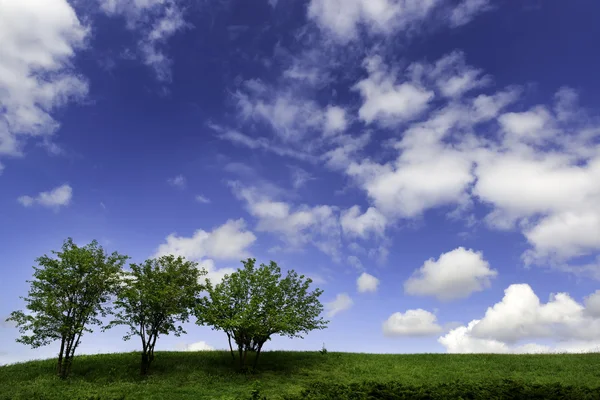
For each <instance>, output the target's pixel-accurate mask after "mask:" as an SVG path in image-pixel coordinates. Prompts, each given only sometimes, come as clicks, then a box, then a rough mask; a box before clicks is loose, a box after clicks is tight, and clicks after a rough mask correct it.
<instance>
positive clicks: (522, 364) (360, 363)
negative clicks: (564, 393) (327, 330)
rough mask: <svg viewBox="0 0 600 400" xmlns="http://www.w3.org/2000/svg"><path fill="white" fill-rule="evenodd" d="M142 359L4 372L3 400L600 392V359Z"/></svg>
mask: <svg viewBox="0 0 600 400" xmlns="http://www.w3.org/2000/svg"><path fill="white" fill-rule="evenodd" d="M139 361H140V356H139V353H124V354H107V355H94V356H79V357H76V359H75V361H74V364H73V371H72V376H71V378H69V379H68V380H67V381H61V380H59V379H58V378H56V377H55V376H54V366H55V362H56V360H44V361H33V362H27V363H22V364H14V365H9V366H4V367H0V399H28V400H29V399H78V398H81V399H161V400H162V399H232V400H233V399H236V398H237V397H238V396H244V395H248V393H250V390H251V387H252V385H253V384H254V382H255V381H257V380H258V381H260V385H261V387H262V390H261V393H263V394H265V395H267V396H268V398H269V399H277V398H280V397H281V396H282V395H284V394H299V393H300V391H301V390H302V389H304V388H306V387H310V386H311V385H312V384H313V383H314V382H315V381H328V382H332V381H333V382H336V383H343V384H345V383H353V382H361V381H364V380H372V381H377V382H389V381H400V382H404V383H406V384H411V385H412V384H415V385H420V384H438V383H443V382H448V383H450V382H453V381H456V380H460V381H462V382H466V383H482V382H492V381H499V380H501V379H503V378H512V379H517V380H520V381H524V382H531V383H541V384H547V383H562V384H566V385H574V386H580V387H591V388H598V387H600V354H594V353H592V354H571V355H567V354H565V355H562V354H561V355H449V354H419V355H376V354H353V353H328V354H326V355H321V354H319V353H318V352H265V353H263V354H262V355H261V360H260V361H261V362H260V363H259V368H258V371H257V372H256V373H255V374H253V375H249V374H242V373H238V372H236V369H235V367H234V365H233V362H232V360H231V356H230V354H229V353H228V352H220V351H215V352H198V353H191V352H160V353H156V360H155V363H154V364H153V366H152V368H153V369H152V373H151V376H149V377H148V378H146V379H142V378H140V376H139Z"/></svg>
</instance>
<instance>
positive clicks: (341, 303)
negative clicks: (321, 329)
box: [324, 293, 354, 318]
mask: <svg viewBox="0 0 600 400" xmlns="http://www.w3.org/2000/svg"><path fill="white" fill-rule="evenodd" d="M353 304H354V302H353V301H352V299H351V298H350V296H348V294H347V293H341V294H338V295H337V296H335V300H333V301H330V302H328V303H325V304H324V305H325V311H326V312H327V317H328V318H332V317H334V316H335V315H337V314H338V313H340V312H342V311H346V310H348V309H349V308H350V307H352V305H353Z"/></svg>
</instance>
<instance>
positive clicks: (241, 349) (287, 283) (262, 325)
mask: <svg viewBox="0 0 600 400" xmlns="http://www.w3.org/2000/svg"><path fill="white" fill-rule="evenodd" d="M242 263H243V268H240V269H238V270H237V271H236V272H234V273H232V274H231V275H226V276H225V277H224V278H223V281H222V282H220V283H218V284H217V285H215V286H213V285H212V283H211V282H208V283H207V292H208V296H207V297H204V298H201V299H199V300H198V305H197V307H196V317H197V323H198V324H200V325H210V326H212V327H213V329H216V330H221V331H224V332H225V333H226V334H227V337H228V340H229V346H230V350H231V354H232V357H234V355H233V347H232V345H231V339H233V340H234V341H235V343H236V344H237V347H238V354H239V360H240V367H242V368H243V367H244V366H245V363H246V356H247V352H248V351H251V352H254V351H255V352H256V357H255V361H254V365H255V366H256V362H257V361H258V357H259V355H260V351H261V349H262V347H263V345H264V344H265V342H266V341H267V340H270V339H271V337H272V336H273V335H280V336H287V337H300V338H302V337H303V335H304V334H307V333H309V332H310V331H312V330H316V329H324V328H325V327H326V326H327V323H328V321H325V320H323V318H321V317H320V314H321V312H322V311H323V305H322V304H321V302H320V301H319V296H321V294H322V293H323V291H322V290H320V289H315V290H313V291H310V290H309V289H310V284H311V283H312V280H311V279H307V278H305V277H304V275H298V274H297V273H296V272H295V271H293V270H291V271H289V272H288V273H287V275H286V276H285V277H284V278H282V274H281V269H280V268H279V266H278V265H277V263H275V262H274V261H271V262H270V264H268V265H265V264H261V265H260V267H258V268H256V267H255V263H256V260H255V259H252V258H249V259H248V260H246V261H242Z"/></svg>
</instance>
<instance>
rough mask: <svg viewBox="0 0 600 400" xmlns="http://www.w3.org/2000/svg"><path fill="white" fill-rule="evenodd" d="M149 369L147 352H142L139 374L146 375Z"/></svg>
mask: <svg viewBox="0 0 600 400" xmlns="http://www.w3.org/2000/svg"><path fill="white" fill-rule="evenodd" d="M149 367H150V360H149V358H148V353H147V352H145V351H144V352H143V353H142V363H141V366H140V374H141V375H148V369H149Z"/></svg>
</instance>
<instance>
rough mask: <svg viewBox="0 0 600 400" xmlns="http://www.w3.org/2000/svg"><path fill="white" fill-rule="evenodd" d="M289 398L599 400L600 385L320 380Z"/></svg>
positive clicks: (359, 399) (339, 399) (342, 399)
mask: <svg viewBox="0 0 600 400" xmlns="http://www.w3.org/2000/svg"><path fill="white" fill-rule="evenodd" d="M284 399H285V400H300V399H304V400H333V399H336V400H376V399H386V400H404V399H411V400H467V399H468V400H499V399H515V400H516V399H528V400H530V399H531V400H535V399H538V400H554V399H555V400H559V399H560V400H565V399H571V400H592V399H594V400H598V399H600V388H596V389H591V388H587V387H576V386H565V385H562V384H560V383H554V384H531V383H523V382H518V381H514V380H511V379H506V380H503V381H499V382H488V383H485V384H480V383H465V382H460V381H456V382H452V383H444V384H439V385H420V386H409V385H405V384H403V383H400V382H387V383H378V382H363V383H353V384H350V385H342V384H334V383H325V382H316V383H314V384H312V385H311V386H310V387H308V388H306V389H304V390H303V391H302V392H301V393H300V394H299V395H292V396H287V397H284Z"/></svg>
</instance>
